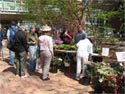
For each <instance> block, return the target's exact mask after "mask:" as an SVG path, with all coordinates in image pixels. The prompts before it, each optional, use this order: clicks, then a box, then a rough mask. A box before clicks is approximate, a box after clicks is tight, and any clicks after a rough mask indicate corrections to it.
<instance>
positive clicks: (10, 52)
mask: <svg viewBox="0 0 125 94" xmlns="http://www.w3.org/2000/svg"><path fill="white" fill-rule="evenodd" d="M9 55H10V62H9V64H11V65H13V64H14V52H13V51H11V50H9Z"/></svg>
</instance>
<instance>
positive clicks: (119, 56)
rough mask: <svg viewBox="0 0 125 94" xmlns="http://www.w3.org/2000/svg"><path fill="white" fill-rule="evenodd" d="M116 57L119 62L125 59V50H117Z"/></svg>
mask: <svg viewBox="0 0 125 94" xmlns="http://www.w3.org/2000/svg"><path fill="white" fill-rule="evenodd" d="M116 57H117V61H118V62H124V61H125V51H124V52H116Z"/></svg>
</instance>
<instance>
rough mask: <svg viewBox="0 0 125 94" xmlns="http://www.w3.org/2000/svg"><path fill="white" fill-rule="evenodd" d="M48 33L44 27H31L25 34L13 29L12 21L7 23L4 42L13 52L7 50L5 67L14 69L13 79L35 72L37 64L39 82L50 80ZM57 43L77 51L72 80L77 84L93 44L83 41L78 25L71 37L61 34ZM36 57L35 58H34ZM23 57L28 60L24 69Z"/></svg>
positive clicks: (68, 33) (21, 28) (51, 53)
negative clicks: (39, 70) (5, 41)
mask: <svg viewBox="0 0 125 94" xmlns="http://www.w3.org/2000/svg"><path fill="white" fill-rule="evenodd" d="M38 30H39V31H38ZM51 31H52V28H51V27H50V26H48V25H47V24H46V25H43V26H42V27H41V28H40V29H37V28H36V26H31V27H30V30H29V32H28V33H26V29H25V27H24V26H18V27H17V26H16V23H15V22H14V21H12V22H11V26H10V28H9V29H8V31H7V40H8V41H13V40H14V41H15V45H16V48H15V51H11V50H9V55H10V62H9V64H11V65H13V64H15V65H16V76H18V77H19V76H20V77H22V78H25V77H27V76H28V70H29V71H30V72H34V71H36V69H38V66H39V64H41V68H42V74H41V79H42V80H43V81H45V80H50V78H49V69H50V64H51V60H52V58H53V57H54V51H53V46H54V41H53V37H52V35H51V34H52V32H51ZM38 32H39V34H38ZM60 39H61V40H62V41H63V43H64V44H74V45H76V46H77V48H78V49H77V53H76V60H77V61H76V63H77V64H76V77H75V79H76V80H78V81H79V80H80V74H81V71H82V74H83V77H85V76H86V74H85V70H86V62H88V57H89V54H91V53H92V52H93V44H92V43H91V41H90V40H89V39H88V38H87V34H86V32H85V31H84V30H83V28H82V25H79V26H78V31H77V32H76V33H75V34H73V32H72V31H70V30H68V29H65V30H64V31H63V32H62V33H61V35H60ZM38 53H39V57H38V55H37V54H38ZM27 56H29V62H28V68H27ZM37 58H39V62H40V63H38V60H37ZM27 69H28V70H27Z"/></svg>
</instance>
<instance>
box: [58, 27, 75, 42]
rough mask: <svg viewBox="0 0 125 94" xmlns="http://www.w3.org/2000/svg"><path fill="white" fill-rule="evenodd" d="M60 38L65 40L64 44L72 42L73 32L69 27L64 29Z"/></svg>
mask: <svg viewBox="0 0 125 94" xmlns="http://www.w3.org/2000/svg"><path fill="white" fill-rule="evenodd" d="M60 39H61V40H62V41H63V44H71V42H72V39H73V32H72V31H70V30H68V29H66V30H64V31H62V33H61V34H60Z"/></svg>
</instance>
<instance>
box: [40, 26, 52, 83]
mask: <svg viewBox="0 0 125 94" xmlns="http://www.w3.org/2000/svg"><path fill="white" fill-rule="evenodd" d="M40 30H41V31H42V35H41V36H40V37H39V46H40V59H41V62H42V72H43V74H42V80H44V81H45V80H50V78H49V77H48V76H49V68H50V62H51V59H52V57H53V39H52V37H51V36H50V32H51V27H50V26H47V25H46V26H43V27H42V28H41V29H40Z"/></svg>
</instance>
